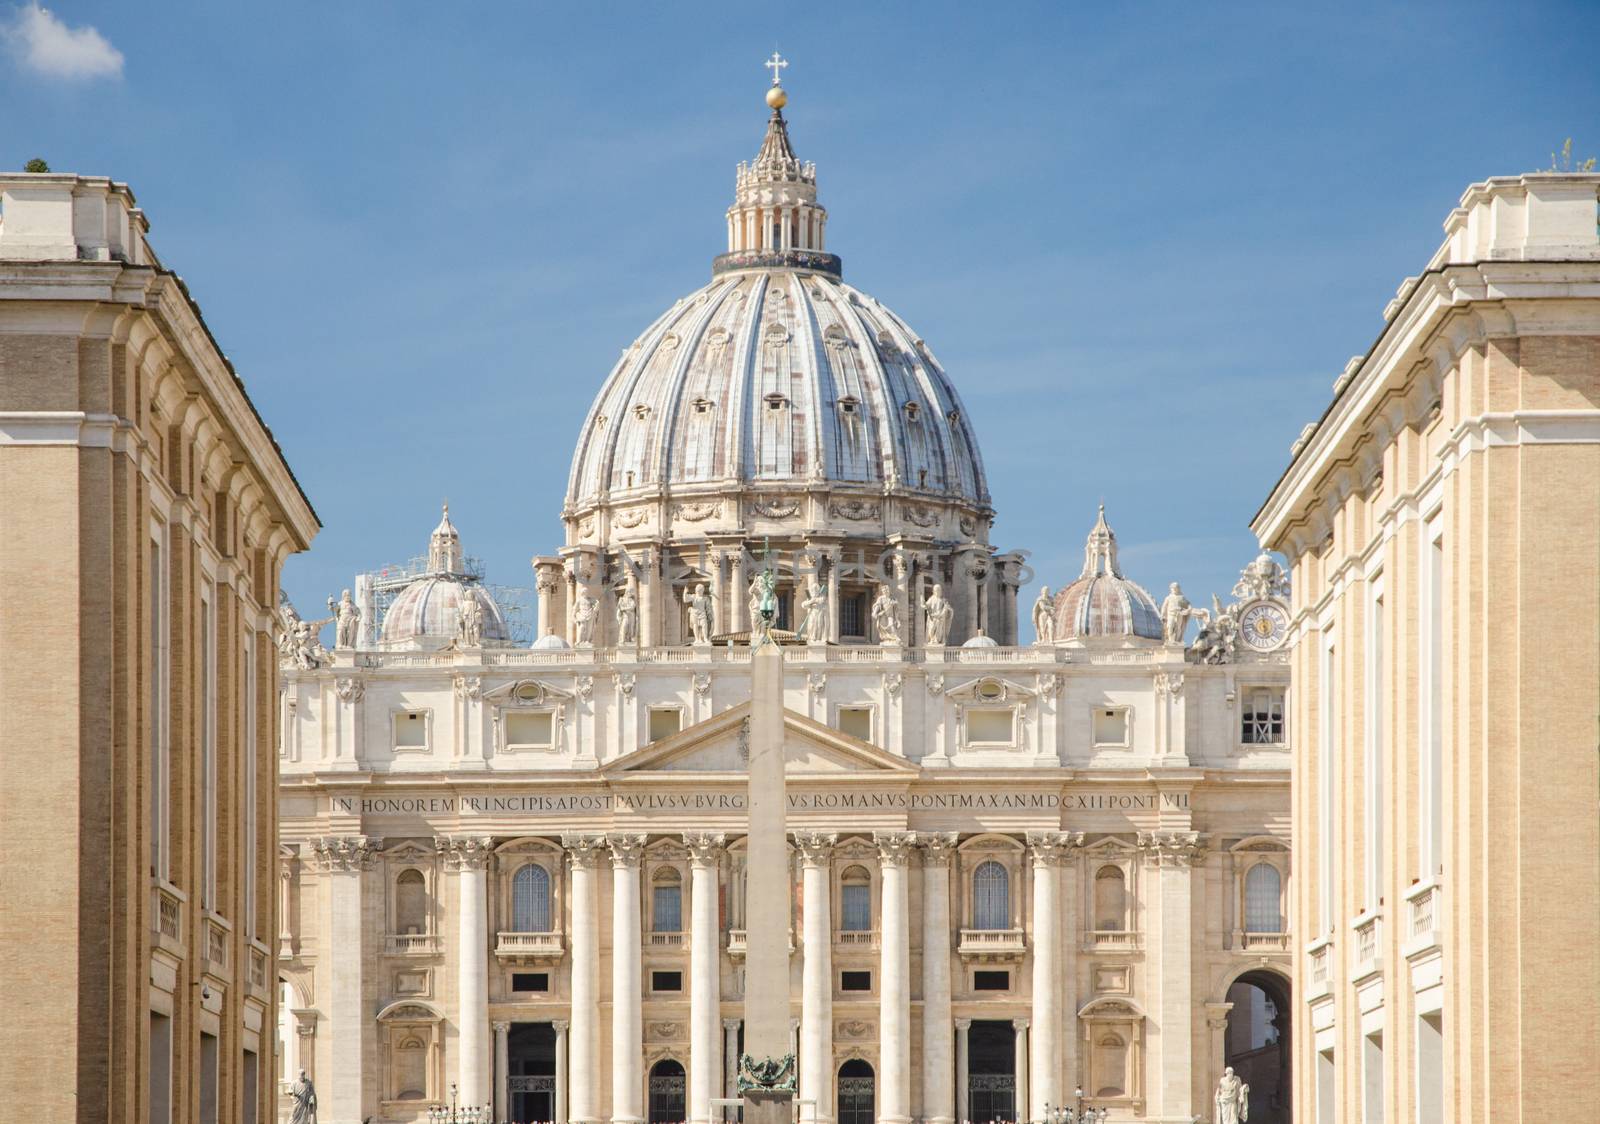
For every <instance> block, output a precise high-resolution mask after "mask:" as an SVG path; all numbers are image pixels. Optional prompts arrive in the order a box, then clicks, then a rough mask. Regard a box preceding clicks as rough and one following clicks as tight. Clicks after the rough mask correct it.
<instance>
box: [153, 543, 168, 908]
mask: <svg viewBox="0 0 1600 1124" xmlns="http://www.w3.org/2000/svg"><path fill="white" fill-rule="evenodd" d="M149 595H150V872H151V873H152V874H154V875H155V877H156V878H158V879H159V880H161V881H163V882H167V881H170V880H171V877H172V871H171V861H170V855H171V853H172V842H171V840H172V829H171V822H172V812H171V809H172V759H171V754H170V751H169V749H168V741H167V706H168V701H169V699H170V695H169V693H168V692H169V690H170V687H169V683H170V680H169V675H170V668H171V659H172V645H171V637H170V636H169V634H168V629H167V548H166V528H165V527H164V526H162V525H160V524H156V525H155V526H154V528H153V530H152V534H151V540H150V590H149Z"/></svg>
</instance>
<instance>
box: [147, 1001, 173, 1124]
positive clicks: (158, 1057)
mask: <svg viewBox="0 0 1600 1124" xmlns="http://www.w3.org/2000/svg"><path fill="white" fill-rule="evenodd" d="M150 1124H172V1019H171V1018H170V1017H169V1016H167V1015H163V1014H161V1013H160V1012H157V1011H151V1012H150Z"/></svg>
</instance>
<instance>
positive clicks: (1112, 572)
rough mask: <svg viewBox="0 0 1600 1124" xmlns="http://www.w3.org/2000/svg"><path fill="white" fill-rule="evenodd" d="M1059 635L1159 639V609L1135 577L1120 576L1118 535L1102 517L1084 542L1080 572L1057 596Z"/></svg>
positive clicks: (1102, 511)
mask: <svg viewBox="0 0 1600 1124" xmlns="http://www.w3.org/2000/svg"><path fill="white" fill-rule="evenodd" d="M1055 624H1056V639H1057V640H1075V639H1083V638H1092V637H1130V636H1137V637H1143V638H1144V639H1146V640H1160V639H1161V638H1162V631H1161V613H1160V611H1159V610H1158V609H1157V608H1156V603H1155V601H1154V600H1153V599H1152V598H1151V597H1150V595H1149V594H1148V593H1146V592H1145V590H1144V587H1143V586H1141V585H1140V584H1139V583H1138V582H1135V581H1130V580H1129V579H1127V578H1125V577H1123V576H1122V570H1121V569H1120V568H1119V567H1118V565H1117V536H1116V535H1115V534H1114V533H1113V532H1112V530H1111V527H1110V526H1109V525H1108V524H1107V523H1106V509H1105V507H1104V506H1103V505H1102V506H1101V508H1100V517H1099V518H1098V519H1097V520H1096V521H1095V525H1094V529H1093V530H1091V531H1090V532H1089V540H1088V542H1087V543H1086V544H1085V547H1084V563H1083V573H1082V574H1081V575H1079V577H1078V580H1077V581H1075V582H1073V583H1072V584H1071V585H1069V586H1067V587H1066V588H1065V589H1063V590H1062V591H1061V592H1060V593H1058V594H1056V597H1055Z"/></svg>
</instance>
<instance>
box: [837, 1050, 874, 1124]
mask: <svg viewBox="0 0 1600 1124" xmlns="http://www.w3.org/2000/svg"><path fill="white" fill-rule="evenodd" d="M838 1090H839V1117H838V1119H839V1124H873V1121H875V1120H876V1119H877V1115H876V1113H875V1111H874V1104H873V1101H874V1100H875V1099H876V1097H875V1096H874V1094H875V1093H876V1092H877V1088H876V1081H875V1079H874V1074H873V1072H872V1066H871V1065H869V1064H868V1063H867V1062H864V1061H862V1060H861V1059H860V1058H852V1059H851V1060H850V1061H847V1062H845V1063H844V1064H843V1065H842V1066H840V1067H839V1082H838Z"/></svg>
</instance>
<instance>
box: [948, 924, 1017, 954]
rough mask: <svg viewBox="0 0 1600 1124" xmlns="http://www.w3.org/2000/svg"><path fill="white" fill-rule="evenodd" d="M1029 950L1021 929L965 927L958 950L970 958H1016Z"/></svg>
mask: <svg viewBox="0 0 1600 1124" xmlns="http://www.w3.org/2000/svg"><path fill="white" fill-rule="evenodd" d="M1026 950H1027V941H1026V940H1025V939H1024V938H1023V935H1022V930H1021V929H963V930H961V943H960V944H959V945H957V946H956V951H957V952H958V953H960V955H961V956H962V957H963V958H965V959H969V960H1014V959H1016V958H1017V957H1019V956H1021V955H1022V954H1023V953H1024V952H1025V951H1026Z"/></svg>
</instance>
